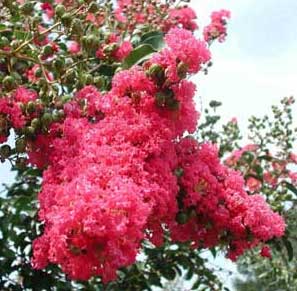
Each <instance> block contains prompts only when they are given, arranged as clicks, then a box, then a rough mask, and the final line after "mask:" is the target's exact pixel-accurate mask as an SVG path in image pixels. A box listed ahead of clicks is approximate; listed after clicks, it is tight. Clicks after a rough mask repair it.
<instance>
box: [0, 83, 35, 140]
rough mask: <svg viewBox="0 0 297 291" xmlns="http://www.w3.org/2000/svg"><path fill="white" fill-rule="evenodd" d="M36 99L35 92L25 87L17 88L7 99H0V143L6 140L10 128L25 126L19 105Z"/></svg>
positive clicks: (23, 115) (24, 119)
mask: <svg viewBox="0 0 297 291" xmlns="http://www.w3.org/2000/svg"><path fill="white" fill-rule="evenodd" d="M36 98H37V94H36V92H35V91H33V90H29V89H26V88H25V87H19V88H18V89H17V90H15V92H14V93H13V94H12V95H11V96H9V97H6V98H0V143H3V142H5V141H6V140H7V137H8V135H9V130H10V129H11V128H15V129H20V128H22V127H23V126H24V125H25V122H26V116H25V114H24V113H23V111H22V109H21V105H26V104H27V103H28V102H29V101H34V100H35V99H36Z"/></svg>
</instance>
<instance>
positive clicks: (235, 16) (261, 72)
mask: <svg viewBox="0 0 297 291" xmlns="http://www.w3.org/2000/svg"><path fill="white" fill-rule="evenodd" d="M192 3H193V4H192V6H193V8H194V9H195V10H196V13H197V15H198V19H200V20H201V22H202V23H204V24H205V23H208V22H209V15H210V13H211V11H214V10H219V9H221V8H224V9H228V10H230V11H231V15H232V17H231V20H230V22H229V25H228V37H227V39H226V42H225V43H223V44H220V43H217V44H215V45H214V46H213V47H212V48H211V50H212V55H213V66H212V67H211V68H210V71H209V74H208V75H207V76H204V75H198V76H197V77H196V78H195V81H196V84H197V87H198V95H199V96H201V99H202V102H203V103H204V104H206V102H208V101H209V100H212V99H216V100H220V101H222V102H223V105H224V106H223V108H222V110H221V112H222V114H223V116H224V117H225V118H226V119H228V118H229V119H230V118H232V117H233V116H234V117H237V118H238V120H239V124H241V125H242V126H246V122H247V119H248V117H249V116H250V115H252V114H256V115H262V114H264V113H267V112H268V111H269V107H270V106H271V105H272V104H277V103H278V102H279V100H280V98H281V97H284V96H291V95H295V96H297V69H296V68H297V57H296V49H297V18H296V11H297V1H296V0H282V1H280V0H261V1H258V0H241V1H239V0H225V1H223V0H193V1H192Z"/></svg>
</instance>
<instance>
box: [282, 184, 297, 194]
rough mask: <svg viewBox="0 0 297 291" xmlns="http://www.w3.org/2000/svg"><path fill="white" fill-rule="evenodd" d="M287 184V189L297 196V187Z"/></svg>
mask: <svg viewBox="0 0 297 291" xmlns="http://www.w3.org/2000/svg"><path fill="white" fill-rule="evenodd" d="M285 184H286V187H287V188H288V189H289V190H290V191H292V192H293V193H294V194H295V195H297V189H296V187H295V186H293V185H292V184H291V183H288V182H285Z"/></svg>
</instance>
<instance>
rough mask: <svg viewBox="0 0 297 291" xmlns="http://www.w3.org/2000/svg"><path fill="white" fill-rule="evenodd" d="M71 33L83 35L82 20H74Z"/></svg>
mask: <svg viewBox="0 0 297 291" xmlns="http://www.w3.org/2000/svg"><path fill="white" fill-rule="evenodd" d="M71 33H73V34H82V33H83V25H82V22H81V20H80V19H77V18H75V19H73V21H72V24H71Z"/></svg>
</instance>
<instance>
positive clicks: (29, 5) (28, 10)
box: [20, 1, 34, 15]
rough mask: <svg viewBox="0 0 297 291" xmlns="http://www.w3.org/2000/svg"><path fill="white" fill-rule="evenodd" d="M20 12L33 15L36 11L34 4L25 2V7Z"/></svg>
mask: <svg viewBox="0 0 297 291" xmlns="http://www.w3.org/2000/svg"><path fill="white" fill-rule="evenodd" d="M20 10H21V12H22V13H23V14H24V15H30V14H32V12H33V10H34V4H33V2H31V1H25V2H24V4H23V5H21V6H20Z"/></svg>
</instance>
